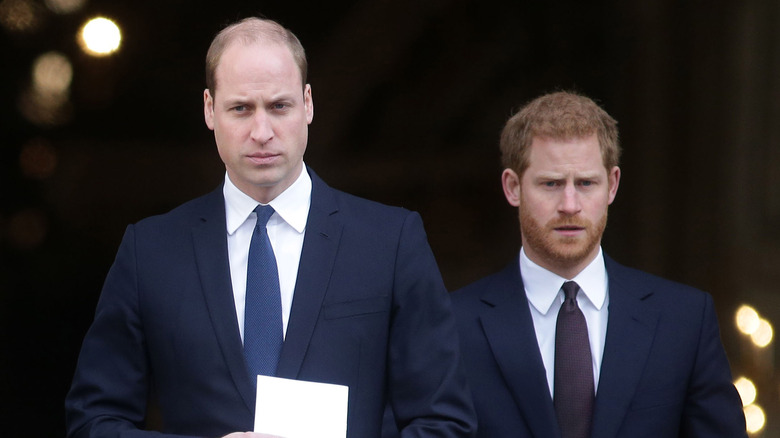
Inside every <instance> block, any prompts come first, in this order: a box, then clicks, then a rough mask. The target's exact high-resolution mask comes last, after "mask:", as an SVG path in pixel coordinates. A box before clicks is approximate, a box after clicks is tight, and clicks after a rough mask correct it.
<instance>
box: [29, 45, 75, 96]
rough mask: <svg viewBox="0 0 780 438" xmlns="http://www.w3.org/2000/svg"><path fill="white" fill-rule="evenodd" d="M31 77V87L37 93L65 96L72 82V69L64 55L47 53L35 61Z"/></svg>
mask: <svg viewBox="0 0 780 438" xmlns="http://www.w3.org/2000/svg"><path fill="white" fill-rule="evenodd" d="M32 77H33V87H35V89H36V91H38V92H39V93H43V94H63V93H66V94H67V93H68V90H69V89H70V83H71V81H72V80H73V67H72V66H71V63H70V61H69V60H68V58H67V57H66V56H65V55H63V54H61V53H59V52H48V53H45V54H43V55H41V56H39V57H38V58H37V59H36V60H35V63H34V64H33V71H32Z"/></svg>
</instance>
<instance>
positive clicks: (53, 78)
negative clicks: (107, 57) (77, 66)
mask: <svg viewBox="0 0 780 438" xmlns="http://www.w3.org/2000/svg"><path fill="white" fill-rule="evenodd" d="M72 80H73V67H72V66H71V63H70V61H69V60H68V58H67V57H66V56H65V55H63V54H61V53H59V52H48V53H44V54H43V55H41V56H39V57H38V58H37V59H36V60H35V62H33V66H32V72H31V86H30V88H28V89H27V90H25V91H24V92H22V94H21V96H20V98H19V110H20V111H21V113H22V115H24V117H25V118H26V119H27V120H29V121H31V122H33V123H35V124H37V125H41V126H56V125H61V124H63V123H65V122H67V121H68V120H69V119H70V113H71V107H70V101H69V99H70V85H71V81H72Z"/></svg>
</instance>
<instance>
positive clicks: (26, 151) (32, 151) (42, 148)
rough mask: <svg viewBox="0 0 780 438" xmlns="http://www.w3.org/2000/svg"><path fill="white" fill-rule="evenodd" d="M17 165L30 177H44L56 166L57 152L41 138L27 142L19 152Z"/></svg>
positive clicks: (52, 171)
mask: <svg viewBox="0 0 780 438" xmlns="http://www.w3.org/2000/svg"><path fill="white" fill-rule="evenodd" d="M19 167H20V168H21V169H22V173H23V174H24V175H26V176H27V177H30V178H35V179H45V178H48V177H50V176H52V174H54V171H55V169H56V168H57V152H56V151H55V150H54V148H53V147H52V146H51V144H49V142H48V141H46V140H43V139H35V140H32V141H30V142H28V143H27V144H26V145H24V147H23V148H22V152H21V153H20V154H19Z"/></svg>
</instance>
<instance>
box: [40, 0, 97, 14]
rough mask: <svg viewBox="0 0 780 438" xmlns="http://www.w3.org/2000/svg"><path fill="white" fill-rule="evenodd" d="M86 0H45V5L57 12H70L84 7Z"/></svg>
mask: <svg viewBox="0 0 780 438" xmlns="http://www.w3.org/2000/svg"><path fill="white" fill-rule="evenodd" d="M86 2H87V1H86V0H45V2H44V3H46V7H48V8H49V10H51V11H52V12H54V13H57V14H70V13H71V12H76V11H78V10H79V9H81V8H83V7H84V4H85V3H86Z"/></svg>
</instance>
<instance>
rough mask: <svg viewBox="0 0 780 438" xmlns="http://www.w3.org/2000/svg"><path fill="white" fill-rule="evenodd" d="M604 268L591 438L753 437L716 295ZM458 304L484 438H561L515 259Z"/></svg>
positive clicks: (461, 294) (614, 266) (611, 264)
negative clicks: (603, 333)
mask: <svg viewBox="0 0 780 438" xmlns="http://www.w3.org/2000/svg"><path fill="white" fill-rule="evenodd" d="M605 263H606V268H607V274H608V277H609V317H608V322H607V337H606V341H605V345H604V357H603V359H602V364H601V375H600V377H599V386H598V390H597V396H596V405H595V411H594V414H593V415H594V417H593V430H592V434H591V437H592V438H616V437H621V438H643V437H646V438H669V437H723V438H737V437H745V436H747V435H746V432H745V420H744V416H743V413H742V403H741V401H740V398H739V395H738V393H737V391H736V389H735V388H734V385H733V383H732V378H731V372H730V370H729V363H728V360H727V358H726V355H725V352H724V350H723V346H722V344H721V341H720V334H719V331H718V323H717V320H716V316H715V311H714V309H713V303H712V298H711V297H710V295H708V294H706V293H704V292H701V291H699V290H696V289H693V288H691V287H687V286H684V285H681V284H678V283H674V282H671V281H668V280H664V279H661V278H658V277H655V276H652V275H650V274H647V273H644V272H641V271H637V270H635V269H631V268H627V267H625V266H622V265H620V264H618V263H616V262H615V261H613V260H612V259H610V258H609V257H605ZM452 300H453V307H454V309H455V316H456V320H457V323H458V330H459V334H460V340H461V351H463V358H464V365H465V368H466V375H467V378H468V379H469V386H470V387H471V390H472V392H473V399H474V404H475V407H476V409H477V418H478V436H479V437H484V438H505V437H506V438H509V437H512V438H525V437H533V438H560V435H561V434H560V430H559V428H558V424H557V420H556V416H555V409H554V408H553V402H552V397H551V396H550V390H549V387H548V385H547V376H546V374H545V369H544V365H543V362H542V357H541V353H540V352H539V346H538V342H537V339H536V334H535V331H534V325H533V320H532V318H531V312H530V309H529V307H528V301H527V299H526V295H525V288H524V287H523V282H522V278H521V275H520V268H519V262H518V259H517V258H516V259H515V260H514V261H513V262H512V263H511V264H510V265H509V266H508V267H506V268H505V269H504V270H502V271H500V272H498V273H496V274H493V275H491V276H488V277H485V278H483V279H481V280H479V281H477V282H475V283H473V284H471V285H469V286H466V287H465V288H463V289H461V290H459V291H456V292H453V294H452Z"/></svg>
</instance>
